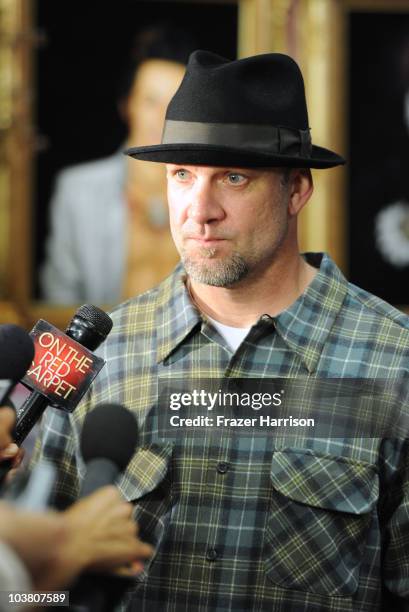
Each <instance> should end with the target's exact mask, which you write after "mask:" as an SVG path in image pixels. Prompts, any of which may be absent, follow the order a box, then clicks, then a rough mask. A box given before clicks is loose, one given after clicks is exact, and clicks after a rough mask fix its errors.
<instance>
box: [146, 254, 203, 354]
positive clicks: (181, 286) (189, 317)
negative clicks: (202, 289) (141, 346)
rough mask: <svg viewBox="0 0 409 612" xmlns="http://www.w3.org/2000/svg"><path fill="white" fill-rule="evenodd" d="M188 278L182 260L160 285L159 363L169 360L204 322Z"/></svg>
mask: <svg viewBox="0 0 409 612" xmlns="http://www.w3.org/2000/svg"><path fill="white" fill-rule="evenodd" d="M185 281H186V272H185V270H184V267H183V265H182V264H181V263H179V264H178V265H177V266H176V269H175V270H174V272H173V274H171V275H170V276H168V278H166V279H165V281H164V282H163V283H161V285H159V294H158V298H157V302H156V304H157V311H156V330H157V332H156V333H157V363H160V362H161V361H163V360H164V359H166V357H168V356H169V355H170V353H171V352H172V351H174V350H175V349H176V348H177V347H178V346H179V344H180V343H181V342H183V340H184V339H185V338H186V337H187V336H188V335H189V334H190V333H191V332H192V331H193V330H194V329H195V328H196V327H197V326H198V325H199V324H200V325H201V323H202V319H201V316H200V312H199V311H198V309H197V308H196V306H194V304H192V302H191V299H190V296H189V292H188V290H187V288H186V285H185Z"/></svg>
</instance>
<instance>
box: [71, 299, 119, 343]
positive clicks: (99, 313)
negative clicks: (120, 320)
mask: <svg viewBox="0 0 409 612" xmlns="http://www.w3.org/2000/svg"><path fill="white" fill-rule="evenodd" d="M74 317H79V318H80V319H83V320H84V321H87V322H88V323H90V324H92V325H93V326H94V328H95V329H96V330H97V331H98V333H99V334H101V336H104V337H106V336H107V335H108V334H109V332H110V331H111V329H112V325H113V323H112V319H111V317H110V316H109V315H108V314H107V313H106V312H105V311H104V310H101V308H98V306H94V305H93V304H83V305H82V306H80V307H79V308H78V310H77V311H76V313H75V315H74Z"/></svg>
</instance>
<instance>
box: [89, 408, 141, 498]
mask: <svg viewBox="0 0 409 612" xmlns="http://www.w3.org/2000/svg"><path fill="white" fill-rule="evenodd" d="M137 442H138V424H137V421H136V418H135V416H134V415H133V414H132V412H130V411H129V410H127V409H126V408H125V407H124V406H122V405H121V404H99V405H98V406H97V407H96V408H95V409H94V410H92V411H91V412H89V413H88V414H87V416H86V417H85V420H84V425H83V428H82V433H81V443H80V448H81V454H82V456H83V458H84V461H85V463H86V466H87V472H86V476H85V479H84V481H83V484H82V488H81V497H85V496H86V495H89V494H90V493H93V492H94V491H96V490H97V489H99V488H100V487H103V486H105V485H109V484H113V483H114V482H115V481H116V479H117V477H118V476H119V474H120V473H121V472H123V471H124V470H125V468H126V466H127V465H128V463H129V461H130V460H131V458H132V455H133V454H134V452H135V448H136V445H137Z"/></svg>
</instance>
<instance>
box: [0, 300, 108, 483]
mask: <svg viewBox="0 0 409 612" xmlns="http://www.w3.org/2000/svg"><path fill="white" fill-rule="evenodd" d="M112 325H113V323H112V319H111V318H110V317H109V316H108V315H107V314H106V312H104V311H103V310H101V309H100V308H97V306H92V305H89V304H84V305H83V306H81V307H80V308H79V309H78V310H77V312H76V313H75V314H74V316H73V318H72V320H71V321H70V323H69V325H68V327H67V329H66V332H65V334H64V333H63V332H61V331H60V330H59V329H57V328H55V327H54V326H53V325H50V324H49V323H47V322H46V321H43V320H40V321H39V322H38V323H37V324H36V325H35V327H34V329H33V330H32V332H31V336H32V338H33V340H34V349H35V354H34V361H33V363H32V367H31V368H30V369H29V370H28V372H27V374H26V375H25V376H24V378H23V379H22V381H21V382H22V383H23V384H24V385H25V386H27V387H29V388H30V389H32V392H31V393H30V395H29V397H28V398H27V399H26V401H25V402H24V404H23V405H22V407H21V408H20V409H19V411H18V413H17V422H16V426H15V428H14V431H13V439H14V441H15V442H16V444H21V442H23V440H25V438H26V437H27V435H28V433H29V432H30V431H31V429H32V428H33V427H34V425H35V424H36V423H37V421H38V420H39V419H40V417H41V416H42V414H43V412H44V411H45V409H46V408H47V406H48V405H52V406H54V407H56V408H60V409H62V410H66V411H69V412H72V410H74V408H75V407H76V405H77V404H78V402H79V401H80V399H81V398H82V397H83V395H84V393H85V392H86V390H87V389H88V387H89V386H90V385H91V383H92V381H93V380H94V378H95V376H96V375H97V374H98V372H99V371H100V370H101V368H102V367H103V365H104V363H105V362H104V360H103V359H101V358H100V357H97V356H96V355H93V353H92V352H91V350H92V351H93V350H95V349H96V348H97V347H98V346H99V345H100V344H101V343H102V342H103V341H104V340H105V338H106V337H107V335H108V334H109V332H110V331H111V329H112ZM88 349H90V350H88ZM23 373H24V372H23ZM11 465H12V462H11V461H4V462H2V463H1V464H0V483H1V482H2V481H3V479H4V477H5V475H6V474H7V472H8V470H9V469H10V468H11Z"/></svg>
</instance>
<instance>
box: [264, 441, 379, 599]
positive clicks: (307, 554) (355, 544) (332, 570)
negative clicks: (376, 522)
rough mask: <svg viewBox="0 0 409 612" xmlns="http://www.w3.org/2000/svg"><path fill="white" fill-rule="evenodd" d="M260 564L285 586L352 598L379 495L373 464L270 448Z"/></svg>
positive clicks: (277, 581) (269, 574) (298, 450)
mask: <svg viewBox="0 0 409 612" xmlns="http://www.w3.org/2000/svg"><path fill="white" fill-rule="evenodd" d="M270 476H271V484H272V498H271V509H270V513H269V518H268V521H267V528H266V539H265V547H264V562H265V567H266V571H267V575H268V577H269V578H270V579H271V580H272V581H273V582H274V583H276V584H279V585H281V586H283V587H286V588H293V589H299V590H302V591H310V592H312V593H319V594H323V595H327V596H328V595H334V596H344V597H348V596H351V595H352V594H353V593H354V592H355V591H356V589H357V588H358V581H359V568H360V564H361V561H362V556H363V552H364V549H365V545H366V538H367V533H368V529H369V527H370V523H371V519H372V514H371V511H372V509H373V508H374V506H375V505H376V502H377V499H378V495H379V481H378V475H377V471H376V468H375V466H373V465H371V464H369V463H365V462H360V461H354V460H351V459H348V458H344V457H335V456H332V455H324V454H318V453H315V452H312V451H309V450H302V449H286V450H282V451H275V452H274V455H273V460H272V464H271V475H270Z"/></svg>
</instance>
